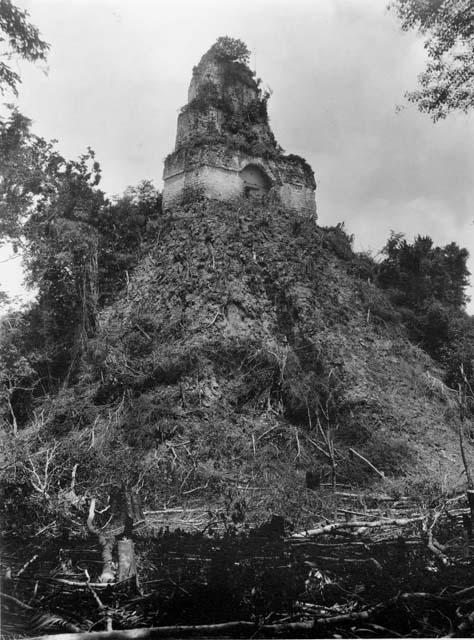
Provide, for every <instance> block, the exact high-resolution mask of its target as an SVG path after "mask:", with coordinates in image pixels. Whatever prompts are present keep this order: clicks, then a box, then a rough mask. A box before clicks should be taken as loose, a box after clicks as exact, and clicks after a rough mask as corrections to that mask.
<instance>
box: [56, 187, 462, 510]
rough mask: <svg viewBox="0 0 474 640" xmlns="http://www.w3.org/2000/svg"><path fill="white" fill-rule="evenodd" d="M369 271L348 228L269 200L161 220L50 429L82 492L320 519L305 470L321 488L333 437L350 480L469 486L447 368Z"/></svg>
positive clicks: (194, 209) (189, 209)
mask: <svg viewBox="0 0 474 640" xmlns="http://www.w3.org/2000/svg"><path fill="white" fill-rule="evenodd" d="M363 273H364V269H363V263H362V262H361V260H360V259H358V258H357V257H356V256H354V254H353V253H352V251H351V249H350V243H349V240H348V238H347V236H346V235H345V233H344V231H343V230H341V229H339V228H333V229H320V228H318V227H317V226H316V225H315V223H314V222H313V221H312V220H310V219H297V218H296V217H295V216H294V215H293V214H290V213H289V212H287V211H284V210H282V209H280V208H279V207H278V206H276V205H271V204H266V205H259V204H257V203H252V202H249V201H246V200H244V201H241V202H236V203H233V204H223V203H216V202H207V201H202V202H195V203H192V204H188V205H183V206H182V207H181V209H179V210H177V211H175V212H173V214H169V215H167V216H164V217H163V222H162V233H161V237H160V239H159V242H158V243H157V244H156V246H155V247H154V248H153V250H152V251H151V253H150V255H149V256H148V257H147V258H146V259H145V260H144V261H143V262H142V264H141V265H140V267H139V268H138V269H137V271H136V273H135V274H134V275H133V277H132V279H131V282H130V286H129V288H128V291H127V292H125V293H124V295H123V296H122V297H121V298H120V299H119V301H118V302H117V303H116V304H114V305H113V306H111V307H110V308H108V309H106V310H105V311H104V312H103V314H102V316H101V318H100V330H99V335H98V337H97V339H96V340H94V341H93V342H92V343H91V345H90V349H89V352H88V354H87V357H86V358H85V361H84V367H83V375H82V379H81V382H80V384H78V385H77V386H76V387H75V388H74V389H72V390H70V391H68V392H64V394H63V395H62V397H61V398H59V399H58V400H57V401H56V404H55V408H54V411H53V417H52V418H51V420H50V424H49V427H48V429H49V432H50V433H51V434H52V435H54V437H55V438H56V439H60V440H61V441H62V442H63V454H62V455H63V456H64V461H65V462H64V468H66V467H67V468H69V467H71V466H72V464H73V463H75V462H77V463H79V471H78V479H79V480H78V481H79V482H80V484H81V487H82V490H83V491H85V490H87V489H88V490H89V491H91V492H94V493H96V494H97V492H99V493H100V492H101V491H104V492H105V491H107V486H109V485H110V484H111V483H112V484H113V483H114V482H120V481H121V480H126V481H127V482H129V483H130V484H131V485H132V486H133V487H134V488H135V489H137V490H140V492H141V494H142V496H143V498H144V501H145V505H146V506H148V507H149V508H159V507H162V506H163V505H167V506H173V505H177V504H179V505H181V504H185V503H189V502H191V501H192V502H193V504H197V505H205V506H206V507H207V506H208V507H209V508H210V509H212V508H213V507H214V506H215V505H220V506H222V505H223V504H224V505H225V506H226V508H227V510H228V515H229V517H230V518H232V519H233V520H234V521H235V522H237V521H239V520H243V519H244V518H248V519H250V520H252V521H258V520H263V519H265V518H267V517H268V515H269V514H271V513H275V512H276V513H280V514H283V515H286V516H288V517H290V518H291V519H292V520H294V521H295V520H298V521H300V522H302V521H306V520H307V519H308V518H309V519H310V518H311V514H314V513H316V511H317V510H318V509H319V510H320V508H321V504H322V503H321V495H322V494H321V493H320V492H318V491H312V490H308V489H307V488H306V473H307V472H308V471H310V472H312V480H313V482H315V483H316V484H317V483H318V482H320V481H321V483H322V487H323V493H324V490H325V489H324V487H325V486H327V485H328V484H329V483H330V481H331V465H330V460H329V457H328V455H327V445H326V444H325V443H324V438H323V436H322V433H324V434H328V433H329V436H330V438H331V437H333V438H334V443H335V449H336V461H337V469H336V471H337V480H338V482H339V483H346V484H351V485H352V486H354V485H359V486H361V487H364V486H367V485H368V484H371V483H372V484H373V483H377V482H380V485H381V486H382V487H384V490H385V491H386V490H389V489H390V488H393V486H394V485H397V483H398V484H399V485H400V486H401V485H402V484H403V482H405V480H401V479H400V478H403V477H406V478H407V479H408V480H406V482H408V483H411V484H412V485H413V486H414V487H416V490H417V491H421V490H422V489H423V485H424V484H425V483H426V484H428V483H431V482H436V483H438V484H444V485H447V484H453V483H459V482H460V480H461V479H460V471H461V469H462V466H461V462H460V459H459V454H458V449H457V438H456V431H455V429H456V424H455V419H456V411H455V408H453V407H452V406H450V404H449V403H448V401H447V400H446V398H445V396H444V393H443V387H442V384H440V383H439V382H437V379H439V378H441V376H442V372H440V371H438V370H437V369H436V367H435V365H434V364H433V362H432V360H431V359H430V358H429V357H428V356H427V355H426V354H425V353H424V352H422V351H421V350H420V349H418V348H417V347H415V346H413V345H412V344H411V343H410V342H409V341H408V339H407V337H406V335H405V332H404V330H403V327H402V326H401V324H400V323H399V322H398V316H397V313H396V312H395V311H394V310H393V309H392V308H391V307H390V304H389V303H388V301H387V299H386V297H385V296H384V294H383V292H381V291H380V290H378V289H377V288H376V287H375V286H374V285H372V284H370V283H369V282H367V279H366V278H365V276H364V278H363V277H361V276H362V275H363ZM350 448H353V449H355V450H356V451H357V452H358V453H360V454H361V455H363V456H365V457H366V458H367V459H368V460H370V462H371V463H372V464H373V465H375V467H376V468H377V469H379V470H380V471H381V472H383V473H384V474H385V475H386V477H387V480H386V481H383V480H381V478H380V477H379V476H378V475H377V474H376V472H375V471H373V470H372V469H371V468H370V466H369V465H368V464H366V463H365V462H364V461H363V460H361V459H360V458H359V457H357V456H356V455H354V454H353V453H351V452H350V451H349V449H350ZM325 452H326V453H325ZM394 478H395V480H394ZM396 478H398V480H397V479H396ZM327 499H328V498H327V496H326V497H325V498H324V501H326V500H327Z"/></svg>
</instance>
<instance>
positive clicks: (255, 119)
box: [163, 37, 316, 216]
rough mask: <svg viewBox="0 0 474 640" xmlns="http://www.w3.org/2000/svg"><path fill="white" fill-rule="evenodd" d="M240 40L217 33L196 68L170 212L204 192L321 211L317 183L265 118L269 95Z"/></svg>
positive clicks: (168, 199)
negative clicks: (285, 150) (285, 151)
mask: <svg viewBox="0 0 474 640" xmlns="http://www.w3.org/2000/svg"><path fill="white" fill-rule="evenodd" d="M248 56H249V51H248V49H247V47H246V46H245V44H244V43H243V42H241V41H240V40H234V39H232V38H227V37H226V38H219V40H218V41H217V42H216V43H215V44H214V45H213V46H212V47H211V48H210V50H209V51H208V52H207V53H206V54H204V56H203V57H202V58H201V61H200V62H199V64H198V65H197V66H196V67H194V70H193V76H192V79H191V84H190V86H189V92H188V103H187V104H186V105H185V106H184V107H183V108H182V110H181V113H180V115H179V117H178V128H177V135H176V146H175V150H174V152H173V153H171V154H170V155H169V156H168V157H167V158H166V161H165V169H164V175H163V178H164V183H165V186H164V192H163V204H164V207H165V209H166V208H169V207H172V206H173V205H176V204H179V202H182V201H183V198H184V199H185V200H188V201H189V200H191V199H192V198H195V197H196V195H199V194H203V195H205V196H206V197H209V198H215V199H218V200H232V199H234V198H238V197H239V196H242V195H246V196H248V197H257V198H261V197H263V196H267V197H270V198H271V199H272V200H274V201H276V202H281V203H282V204H283V205H284V206H285V207H286V208H287V209H291V210H292V211H293V212H295V213H298V214H303V215H308V216H315V215H316V205H315V198H314V191H315V188H316V183H315V181H314V174H313V171H312V169H311V167H310V166H309V165H308V164H307V163H306V162H305V160H303V158H300V157H299V156H295V155H288V156H287V155H284V154H283V150H282V149H281V147H280V146H279V145H278V144H277V142H276V140H275V137H274V135H273V133H272V130H271V128H270V125H269V122H268V112H267V101H268V98H269V97H270V94H269V93H268V92H264V91H262V89H261V88H260V81H259V80H255V77H254V76H255V74H254V73H253V72H252V71H251V70H250V68H249V67H248V64H247V62H248Z"/></svg>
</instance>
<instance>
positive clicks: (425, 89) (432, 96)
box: [390, 0, 474, 121]
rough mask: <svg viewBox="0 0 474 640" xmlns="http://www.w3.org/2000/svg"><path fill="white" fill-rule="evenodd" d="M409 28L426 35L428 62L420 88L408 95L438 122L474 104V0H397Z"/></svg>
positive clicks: (402, 18)
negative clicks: (451, 113) (453, 112)
mask: <svg viewBox="0 0 474 640" xmlns="http://www.w3.org/2000/svg"><path fill="white" fill-rule="evenodd" d="M390 6H391V7H393V8H394V9H395V11H396V12H397V14H398V16H399V18H400V19H401V22H402V28H403V29H404V30H405V31H407V30H410V29H418V30H419V31H420V33H422V34H423V35H424V36H425V37H426V41H425V49H426V51H427V53H428V58H429V59H428V63H427V66H426V69H425V71H424V72H423V73H422V74H421V75H420V77H419V81H420V88H419V89H417V90H415V91H412V92H409V93H408V94H407V97H408V99H409V100H410V101H412V102H414V103H416V104H417V105H418V108H419V110H420V111H422V112H426V113H428V114H429V115H430V116H431V117H432V119H433V120H434V121H436V120H439V119H440V118H445V117H446V116H447V115H448V113H450V112H452V111H463V112H465V113H466V112H467V111H469V110H470V109H471V108H472V107H473V106H474V3H473V2H472V0H393V2H392V3H391V5H390Z"/></svg>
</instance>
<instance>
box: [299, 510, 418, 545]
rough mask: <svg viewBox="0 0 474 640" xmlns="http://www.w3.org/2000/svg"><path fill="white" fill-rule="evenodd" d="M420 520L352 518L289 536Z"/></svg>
mask: <svg viewBox="0 0 474 640" xmlns="http://www.w3.org/2000/svg"><path fill="white" fill-rule="evenodd" d="M422 520H423V516H417V517H415V518H399V519H394V520H375V521H373V522H361V521H359V520H353V521H351V522H333V523H332V524H327V525H324V526H323V527H319V528H317V529H309V530H308V531H302V532H299V533H294V534H293V535H292V536H291V537H290V540H291V539H294V538H309V537H314V536H322V535H324V534H326V533H333V531H337V530H338V529H360V530H361V531H363V530H364V529H373V528H375V527H391V526H395V527H404V526H405V525H407V524H411V523H412V522H421V521H422Z"/></svg>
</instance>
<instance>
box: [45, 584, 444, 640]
mask: <svg viewBox="0 0 474 640" xmlns="http://www.w3.org/2000/svg"><path fill="white" fill-rule="evenodd" d="M425 599H426V600H432V601H435V602H445V603H447V602H451V599H450V598H446V597H444V596H437V595H433V594H431V593H425V592H414V593H402V594H399V595H397V596H394V597H393V598H390V599H389V600H385V601H384V602H380V603H378V604H375V605H372V606H371V607H367V608H366V609H363V610H362V611H352V612H350V613H342V614H339V615H335V616H328V617H321V618H315V619H313V620H305V621H302V622H285V623H276V624H263V625H258V624H255V623H254V622H248V621H240V620H239V621H233V622H224V623H221V624H206V625H193V626H187V625H179V626H172V627H169V626H168V627H150V628H148V629H147V628H143V629H129V630H126V631H110V632H107V631H94V632H86V633H62V634H56V635H54V636H37V637H36V638H33V639H32V640H148V639H150V640H152V639H154V638H184V637H193V636H197V637H206V636H218V637H219V636H222V634H224V633H230V634H239V635H241V636H242V635H243V636H244V637H251V636H253V635H254V634H256V633H258V634H259V635H263V636H267V637H270V638H273V637H275V636H278V635H283V634H285V635H288V634H290V633H301V632H308V631H312V630H318V631H321V630H323V629H325V628H327V627H330V626H337V625H339V624H346V623H353V622H360V621H368V620H369V619H370V618H371V617H372V616H374V615H377V614H379V613H381V612H382V611H384V610H385V609H387V608H388V607H390V606H393V605H395V604H397V603H398V602H409V601H410V600H425Z"/></svg>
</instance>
